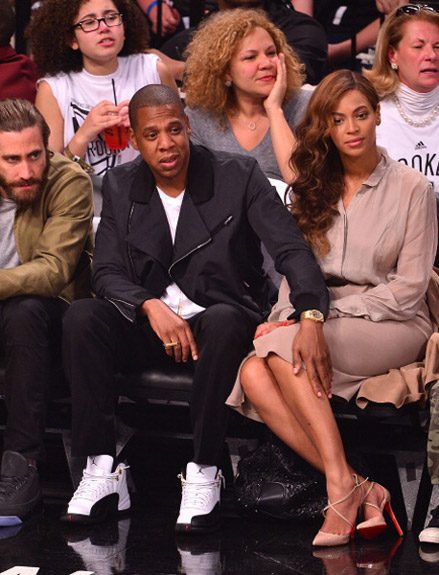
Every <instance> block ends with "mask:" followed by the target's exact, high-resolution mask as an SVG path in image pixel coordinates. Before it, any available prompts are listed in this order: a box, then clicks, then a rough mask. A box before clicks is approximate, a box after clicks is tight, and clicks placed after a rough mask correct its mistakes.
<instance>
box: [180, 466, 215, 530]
mask: <svg viewBox="0 0 439 575" xmlns="http://www.w3.org/2000/svg"><path fill="white" fill-rule="evenodd" d="M179 478H180V480H181V487H182V494H181V505H180V513H179V515H178V519H177V523H176V525H175V530H176V531H177V532H178V533H207V532H209V531H213V530H215V529H217V528H218V527H219V526H220V519H221V517H220V495H221V484H222V483H224V479H223V476H222V475H221V471H220V470H219V469H217V468H216V467H214V466H210V467H206V466H200V465H197V464H196V463H193V462H190V463H188V464H187V467H186V477H184V475H183V474H182V473H181V474H180V475H179Z"/></svg>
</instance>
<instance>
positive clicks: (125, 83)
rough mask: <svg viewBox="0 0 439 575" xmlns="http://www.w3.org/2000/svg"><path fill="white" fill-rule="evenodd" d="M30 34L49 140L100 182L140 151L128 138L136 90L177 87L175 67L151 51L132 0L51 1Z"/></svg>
mask: <svg viewBox="0 0 439 575" xmlns="http://www.w3.org/2000/svg"><path fill="white" fill-rule="evenodd" d="M30 37H31V39H32V47H33V53H34V58H35V61H36V64H37V66H38V69H39V71H40V73H41V75H42V76H43V77H42V79H41V80H40V81H39V85H38V93H37V98H36V106H37V107H38V109H39V110H40V111H41V113H42V114H43V116H44V118H45V119H46V121H47V123H48V124H49V127H50V130H51V135H50V139H49V145H50V147H51V148H52V149H53V150H55V151H58V152H64V153H65V154H66V155H67V156H69V157H70V158H71V159H73V160H75V161H77V162H79V163H80V164H81V165H82V166H83V167H84V169H85V170H86V171H88V172H90V173H92V174H93V183H94V185H95V187H96V186H97V187H98V188H99V184H100V181H101V179H102V177H103V175H104V174H105V173H106V172H107V170H109V169H110V168H112V167H114V166H116V165H119V164H122V163H125V162H127V161H130V160H132V159H134V158H135V157H136V156H137V155H138V152H137V151H135V150H134V149H133V148H132V147H131V146H130V144H129V142H127V136H128V134H127V132H128V127H129V120H128V102H129V100H130V98H131V96H132V95H133V94H134V93H135V92H136V91H137V90H138V89H139V88H141V87H142V86H144V85H146V84H160V83H163V84H167V85H169V86H171V87H172V88H174V89H177V88H176V85H175V82H174V80H173V78H172V76H171V73H170V71H169V70H168V68H167V67H166V65H165V64H164V63H163V62H162V61H161V60H160V59H159V58H158V56H156V55H155V54H146V53H145V51H146V50H147V48H148V29H147V25H146V22H145V19H144V18H143V17H142V14H141V13H140V11H139V10H138V8H137V7H136V6H135V5H134V3H133V2H131V1H130V0H45V1H44V2H43V3H42V5H41V8H39V10H38V11H37V13H36V14H35V17H34V19H33V21H32V23H31V26H30ZM115 129H116V131H115ZM105 131H107V134H108V132H110V136H111V135H112V134H113V136H114V135H116V143H115V144H114V142H113V143H111V142H110V141H109V140H108V138H107V137H104V136H105V134H104V132H105ZM117 137H118V138H119V139H117ZM95 207H96V206H95Z"/></svg>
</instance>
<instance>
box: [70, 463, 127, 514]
mask: <svg viewBox="0 0 439 575" xmlns="http://www.w3.org/2000/svg"><path fill="white" fill-rule="evenodd" d="M112 467H113V458H112V457H110V456H109V455H100V456H99V457H97V458H93V457H89V458H88V460H87V467H86V468H85V469H84V471H83V475H82V480H81V483H80V484H79V486H78V488H77V489H76V491H75V493H74V494H73V497H72V498H71V500H70V502H69V505H68V508H67V513H66V514H65V515H64V516H63V517H62V519H63V520H64V521H67V522H70V523H100V522H101V521H105V520H106V519H108V518H109V517H111V516H113V515H115V514H117V513H118V512H123V511H127V510H128V509H129V508H130V507H131V501H130V495H129V493H128V486H127V477H126V470H127V469H128V468H127V467H126V466H125V465H122V464H119V465H118V466H117V468H116V470H115V471H114V472H112V471H111V469H112Z"/></svg>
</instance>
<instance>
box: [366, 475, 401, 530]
mask: <svg viewBox="0 0 439 575" xmlns="http://www.w3.org/2000/svg"><path fill="white" fill-rule="evenodd" d="M374 486H377V487H380V488H381V489H382V492H383V499H382V501H381V503H380V505H376V504H375V503H370V502H369V501H366V499H367V496H368V495H369V493H370V492H371V491H372V489H373V488H374ZM363 505H369V507H373V508H374V509H376V510H377V511H378V512H379V515H377V516H376V517H371V519H368V520H367V521H363V522H362V523H359V524H358V525H357V531H358V533H359V535H360V536H361V537H363V539H375V538H376V537H378V535H380V534H381V533H382V532H383V531H385V530H386V529H387V523H386V520H385V518H384V511H385V512H386V513H387V514H388V516H389V517H390V519H391V520H392V523H393V525H394V526H395V529H396V531H397V533H398V535H399V536H400V537H402V536H403V535H404V532H403V530H402V529H401V527H400V525H399V523H398V520H397V519H396V517H395V514H394V512H393V509H392V505H391V503H390V493H389V492H388V491H387V489H386V488H385V487H383V486H382V485H380V484H379V483H375V482H374V481H372V483H371V484H370V487H369V489H368V490H367V492H366V494H365V496H364V498H363Z"/></svg>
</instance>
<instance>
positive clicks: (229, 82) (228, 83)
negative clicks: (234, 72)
mask: <svg viewBox="0 0 439 575" xmlns="http://www.w3.org/2000/svg"><path fill="white" fill-rule="evenodd" d="M224 84H225V86H226V88H230V86H231V85H232V80H226V81H225V82H224Z"/></svg>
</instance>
